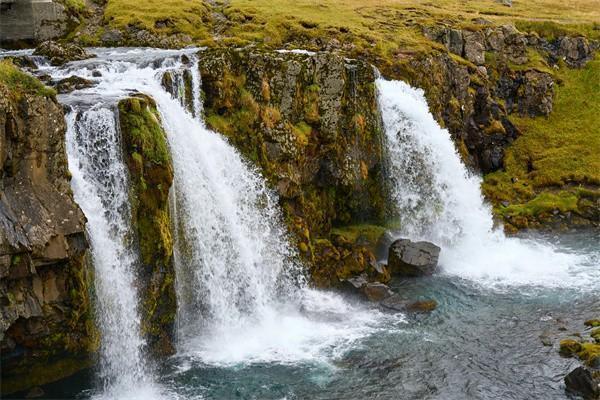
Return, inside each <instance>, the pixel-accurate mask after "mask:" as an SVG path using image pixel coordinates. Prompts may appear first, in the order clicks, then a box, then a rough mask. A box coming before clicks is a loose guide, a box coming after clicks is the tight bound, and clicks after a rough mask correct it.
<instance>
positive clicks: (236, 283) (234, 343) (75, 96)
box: [45, 49, 402, 397]
mask: <svg viewBox="0 0 600 400" xmlns="http://www.w3.org/2000/svg"><path fill="white" fill-rule="evenodd" d="M193 51H194V50H184V51H169V50H138V49H128V50H97V52H98V53H97V54H98V57H97V58H95V59H92V60H87V61H80V62H77V63H73V64H70V65H67V66H65V67H63V68H61V69H55V68H53V67H47V69H46V70H45V72H48V73H50V74H51V75H52V76H53V78H54V79H62V78H65V77H68V76H71V75H73V74H76V75H78V76H81V77H84V78H86V79H89V80H91V81H93V82H94V83H95V86H94V87H92V88H88V89H84V90H80V91H77V92H73V93H71V94H67V95H64V96H62V97H61V101H62V102H64V103H67V104H71V105H72V107H74V109H75V111H73V112H72V113H71V114H70V116H69V121H70V123H69V126H70V129H69V137H70V139H69V143H70V145H69V156H70V160H71V165H72V167H71V168H72V169H73V170H74V180H73V185H74V188H75V191H76V194H77V200H78V201H79V202H80V204H81V205H82V208H83V210H84V212H85V213H86V215H88V218H89V219H90V224H89V226H90V236H91V237H92V242H93V243H92V244H93V251H94V255H95V265H96V270H97V279H98V281H99V290H98V298H99V308H100V310H101V317H102V318H100V321H99V322H100V325H101V328H102V333H103V349H104V351H103V362H102V376H103V377H105V381H106V382H107V384H106V393H105V394H107V397H111V396H112V397H128V395H123V393H131V392H125V390H130V391H131V390H139V389H140V387H141V386H144V385H145V386H148V387H153V386H154V385H153V384H152V381H153V376H152V374H151V373H149V372H148V370H149V368H147V367H145V366H144V364H145V362H144V355H143V346H144V343H143V340H142V339H141V338H140V334H139V317H138V314H137V312H136V307H137V297H136V296H137V295H136V292H135V289H134V286H135V274H134V272H133V266H134V264H135V263H136V261H137V260H136V259H135V255H134V254H132V253H131V251H130V248H131V247H130V243H128V239H129V235H128V230H129V228H128V225H127V221H129V219H130V216H129V206H128V204H127V195H126V193H127V181H126V176H127V174H126V173H125V169H124V166H123V163H122V161H121V158H120V153H119V151H120V150H117V149H119V148H120V147H119V143H118V141H119V138H118V136H119V135H118V131H117V129H116V126H115V118H116V117H115V115H114V112H113V111H112V110H113V109H116V107H115V104H116V102H117V101H118V99H120V98H123V97H126V96H127V95H129V94H130V93H133V92H143V93H146V94H149V95H151V96H152V98H153V99H154V100H155V101H156V104H157V107H158V111H159V114H160V117H161V122H162V124H163V126H164V128H165V131H166V133H167V138H168V142H169V147H170V150H171V153H172V159H173V163H174V170H175V182H174V185H173V188H172V193H171V200H172V208H173V209H172V212H173V214H174V215H173V220H174V225H175V233H176V234H175V238H176V242H177V243H176V254H175V260H176V270H177V274H176V276H177V295H178V303H179V316H178V319H179V321H178V331H179V338H180V343H179V346H178V347H179V352H180V356H181V357H184V358H186V359H188V358H189V359H191V360H199V361H200V362H202V363H212V364H215V365H228V364H231V363H240V362H241V363H253V362H282V361H285V362H295V361H309V362H313V361H316V362H325V363H328V362H329V360H330V359H331V358H332V357H333V358H335V355H336V354H343V352H344V351H343V350H342V349H345V348H348V346H351V344H352V343H354V342H355V341H356V340H358V339H359V338H361V337H365V336H366V335H369V334H370V333H372V332H375V331H377V330H378V329H380V327H381V324H380V322H381V321H382V319H385V318H388V317H384V316H383V315H382V314H381V313H380V312H378V311H375V310H369V309H368V308H364V307H362V306H351V305H350V304H348V303H347V302H346V301H344V300H343V299H342V298H341V297H340V296H338V295H336V294H333V293H327V292H320V291H316V290H312V289H309V288H308V287H307V285H306V282H305V279H304V275H303V269H302V267H301V265H300V264H299V263H298V261H297V256H296V253H295V250H294V249H293V248H292V247H291V245H290V244H289V240H288V234H287V232H286V230H285V228H284V225H283V222H282V218H281V215H280V211H279V208H278V205H277V198H276V196H275V194H274V193H273V192H272V191H271V190H270V189H269V188H268V187H267V185H266V181H265V180H264V179H263V177H262V176H261V175H260V174H259V172H258V171H257V170H256V169H255V168H254V167H253V166H251V165H250V164H249V163H248V162H247V161H245V160H244V159H243V158H242V156H241V155H240V154H239V153H238V152H237V151H236V150H235V149H234V148H233V147H232V146H231V145H230V144H229V143H228V142H227V140H226V139H224V138H223V137H222V136H220V135H219V134H217V133H215V132H212V131H210V130H209V129H207V128H206V127H205V125H204V123H203V122H202V121H201V118H200V115H201V107H202V103H201V100H200V74H199V71H198V64H197V59H196V58H195V55H194V54H193ZM184 54H185V57H182V55H184ZM188 68H192V70H191V71H190V70H188ZM186 71H187V72H186ZM167 72H168V73H169V74H171V78H174V79H172V82H174V81H176V82H179V83H178V84H176V85H172V87H171V88H168V85H165V84H164V79H163V77H164V75H165V73H167ZM184 74H186V75H187V76H188V77H191V90H189V85H190V83H185V82H183V84H184V85H187V86H188V89H187V90H184V89H180V88H178V85H181V84H182V82H180V79H179V78H177V77H178V76H181V77H182V78H181V79H182V80H183V79H184V78H183V77H184ZM98 75H101V77H98ZM165 86H166V87H165ZM167 89H170V90H169V91H167ZM190 95H191V96H192V98H191V99H190V98H189V96H190ZM81 102H83V103H86V102H87V103H88V105H87V106H85V107H87V108H86V109H89V111H81V112H79V111H77V110H79V108H80V106H79V103H81ZM89 104H96V105H95V106H93V107H91V108H90V107H89ZM190 104H191V105H192V107H189V105H190ZM81 107H84V106H81ZM100 117H102V118H100ZM109 122H110V124H109ZM78 135H79V136H78ZM82 135H87V136H86V137H82ZM111 135H112V136H111ZM80 136H81V137H80ZM88 136H90V137H91V138H88ZM86 160H87V161H86ZM105 175H106V176H105ZM113 280H114V281H115V282H114V283H113ZM117 283H118V285H117ZM115 288H118V291H115V290H114V289H115ZM113 303H116V304H117V305H116V306H115V305H114V304H113ZM119 307H120V308H119ZM394 320H395V321H402V317H401V316H397V317H394ZM121 383H122V385H121ZM115 393H117V394H115ZM119 393H120V394H119ZM153 393H154V394H152V395H149V397H153V396H155V397H156V396H160V395H161V394H164V393H167V392H164V390H163V388H162V387H160V386H158V387H157V388H156V389H153ZM169 393H170V392H169ZM168 395H169V396H170V394H168Z"/></svg>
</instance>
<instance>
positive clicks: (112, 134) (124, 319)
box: [67, 106, 150, 397]
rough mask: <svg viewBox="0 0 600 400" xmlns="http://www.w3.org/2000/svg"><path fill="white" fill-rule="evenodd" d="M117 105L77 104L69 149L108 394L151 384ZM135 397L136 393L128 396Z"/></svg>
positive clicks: (71, 119)
mask: <svg viewBox="0 0 600 400" xmlns="http://www.w3.org/2000/svg"><path fill="white" fill-rule="evenodd" d="M117 118H118V117H117V115H115V110H114V109H112V108H106V107H104V106H93V107H91V108H89V109H85V110H80V109H78V108H77V107H74V108H73V109H72V110H71V111H70V113H69V114H68V116H67V127H68V129H67V153H68V159H69V168H70V170H71V172H72V174H73V180H72V187H73V192H74V195H75V199H76V200H77V202H78V203H79V205H80V206H81V208H82V210H83V212H84V213H85V215H86V217H87V219H88V225H87V226H88V232H89V237H90V241H91V248H92V258H93V262H94V268H95V287H96V298H97V304H96V310H97V311H96V313H97V315H98V326H99V327H100V330H101V337H102V341H101V352H100V380H101V383H102V386H103V389H104V393H105V394H106V395H107V396H108V397H112V396H114V393H128V392H129V390H131V389H134V388H138V387H141V386H143V385H146V384H148V383H149V382H148V381H149V379H150V378H149V373H148V369H147V365H146V363H145V360H144V356H143V346H144V341H143V339H142V337H141V333H140V320H139V314H138V311H137V308H138V294H137V290H136V288H135V266H136V265H137V263H138V259H137V255H136V252H135V251H134V250H133V243H132V241H131V231H130V210H129V199H128V197H127V193H128V190H129V189H128V188H129V186H128V181H127V172H126V169H125V166H124V164H123V161H122V158H121V150H120V149H121V148H120V144H119V143H120V137H119V131H118V125H117ZM128 396H129V397H131V394H130V395H128Z"/></svg>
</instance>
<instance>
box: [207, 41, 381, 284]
mask: <svg viewBox="0 0 600 400" xmlns="http://www.w3.org/2000/svg"><path fill="white" fill-rule="evenodd" d="M200 71H201V75H202V90H203V92H204V95H205V103H204V106H205V110H206V120H207V123H208V125H209V126H210V127H211V128H213V129H215V130H217V131H219V132H221V133H223V134H225V135H226V136H228V138H229V139H230V141H231V143H232V144H233V145H234V146H236V147H237V148H238V149H239V150H240V151H241V152H242V154H244V155H245V156H246V157H247V158H248V159H250V160H251V161H253V162H255V163H256V164H258V165H259V166H260V167H261V171H262V172H263V174H264V175H265V177H266V178H267V180H268V181H269V183H270V185H271V186H272V187H273V188H275V189H276V190H277V192H278V193H279V196H280V200H281V204H282V208H283V211H284V215H285V217H286V222H287V223H288V226H289V227H290V230H291V231H292V232H293V233H294V234H295V235H296V238H297V241H298V248H299V249H300V253H301V255H302V256H303V257H304V258H305V260H307V261H308V263H309V264H311V265H313V268H312V272H313V278H315V281H316V282H317V284H318V285H323V286H330V285H332V284H337V282H338V279H345V278H347V277H348V276H351V275H352V274H356V273H361V272H364V271H366V270H367V269H372V267H371V266H374V265H376V263H375V261H374V256H373V255H372V253H370V252H367V251H366V249H364V248H361V246H358V245H356V246H355V245H353V244H347V243H340V244H339V245H338V244H335V245H334V244H333V243H332V242H331V238H330V237H329V233H330V231H331V229H332V227H333V226H344V225H349V224H353V223H357V222H360V221H365V220H369V221H382V220H383V219H384V217H385V208H386V206H385V198H386V196H385V193H384V190H383V189H382V187H383V186H382V185H381V182H383V176H382V173H383V165H384V162H383V153H382V141H381V138H382V134H383V132H382V128H381V123H380V117H379V112H378V104H377V95H376V92H375V87H374V85H373V82H374V79H375V75H374V71H373V68H372V67H371V65H369V64H368V63H365V62H361V61H356V60H347V59H344V58H343V57H340V56H337V55H334V54H331V53H316V54H294V53H279V52H263V51H260V50H256V49H242V50H235V49H211V50H207V51H204V52H202V53H201V54H200ZM342 260H345V261H344V263H346V265H345V266H343V265H342V264H343V262H342Z"/></svg>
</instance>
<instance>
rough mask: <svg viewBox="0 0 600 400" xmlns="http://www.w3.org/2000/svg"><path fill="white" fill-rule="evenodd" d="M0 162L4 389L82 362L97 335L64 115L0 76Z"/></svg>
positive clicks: (46, 378)
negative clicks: (68, 164) (72, 182)
mask: <svg viewBox="0 0 600 400" xmlns="http://www.w3.org/2000/svg"><path fill="white" fill-rule="evenodd" d="M24 77H25V76H24ZM24 79H25V78H23V80H22V81H24ZM29 79H32V78H29ZM44 93H48V92H44ZM0 166H1V170H0V346H1V347H0V349H1V354H2V356H1V357H2V360H1V363H2V393H3V394H6V393H11V392H14V391H17V390H23V389H26V388H28V387H31V386H35V385H40V384H44V383H47V382H51V381H54V380H57V379H60V378H63V377H65V376H68V375H70V374H72V373H74V372H76V371H78V370H79V369H81V368H84V367H87V366H89V365H90V364H91V359H90V357H89V355H90V353H91V352H93V351H95V349H96V348H97V345H98V340H97V333H96V329H95V327H94V324H93V318H92V312H91V306H90V294H89V289H90V286H91V276H90V270H89V268H88V266H87V263H86V251H87V248H88V242H87V240H86V236H85V231H84V229H85V223H86V219H85V217H84V215H83V213H82V212H81V210H80V208H79V207H78V205H77V204H76V203H75V201H74V200H73V195H72V193H71V189H70V185H69V171H68V169H67V157H66V152H65V122H64V115H63V111H62V107H61V106H60V105H59V104H58V103H57V102H56V100H55V99H54V98H52V97H49V96H48V95H44V94H42V93H35V92H26V91H25V90H24V89H14V88H13V89H12V90H11V89H9V87H8V86H4V85H3V83H2V82H1V81H0Z"/></svg>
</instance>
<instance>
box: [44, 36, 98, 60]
mask: <svg viewBox="0 0 600 400" xmlns="http://www.w3.org/2000/svg"><path fill="white" fill-rule="evenodd" d="M33 54H34V55H38V56H44V57H47V58H48V60H49V61H50V64H52V65H62V64H65V63H68V62H70V61H77V60H85V59H88V58H92V57H94V55H92V54H89V53H88V52H87V51H86V50H85V49H84V48H83V47H79V46H77V45H75V44H72V43H64V44H62V43H58V42H53V41H50V40H48V41H46V42H42V43H41V44H40V45H39V46H38V47H37V48H36V49H35V51H34V53H33Z"/></svg>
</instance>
